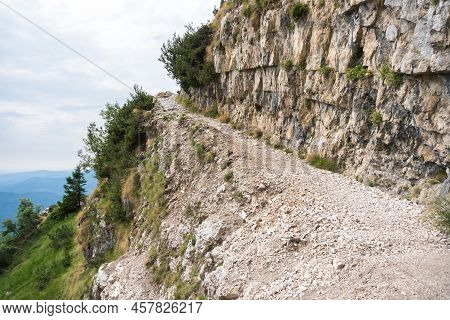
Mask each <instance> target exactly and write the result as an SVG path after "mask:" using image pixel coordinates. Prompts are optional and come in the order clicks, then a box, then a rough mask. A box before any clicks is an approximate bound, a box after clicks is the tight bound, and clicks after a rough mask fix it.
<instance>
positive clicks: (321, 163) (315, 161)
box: [306, 154, 339, 172]
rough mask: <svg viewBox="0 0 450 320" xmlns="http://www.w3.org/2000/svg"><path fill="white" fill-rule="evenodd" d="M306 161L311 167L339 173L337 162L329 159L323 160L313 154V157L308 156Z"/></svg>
mask: <svg viewBox="0 0 450 320" xmlns="http://www.w3.org/2000/svg"><path fill="white" fill-rule="evenodd" d="M306 161H307V162H308V163H309V164H310V165H311V166H313V167H315V168H318V169H322V170H327V171H331V172H339V165H338V164H337V162H336V161H335V160H333V159H330V158H324V157H321V156H320V155H317V154H314V155H308V157H307V158H306Z"/></svg>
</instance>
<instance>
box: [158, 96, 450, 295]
mask: <svg viewBox="0 0 450 320" xmlns="http://www.w3.org/2000/svg"><path fill="white" fill-rule="evenodd" d="M159 101H160V103H161V105H162V106H163V108H164V109H165V110H166V111H167V112H169V113H175V114H180V113H187V112H186V111H185V110H184V109H182V108H181V107H180V106H178V105H177V104H176V102H175V100H174V96H171V97H167V98H160V99H159ZM187 117H188V118H190V119H192V120H194V121H195V122H197V123H202V124H203V125H206V126H207V127H209V128H212V129H214V130H217V131H215V133H214V135H215V136H219V138H215V139H217V141H216V142H217V146H218V147H219V148H222V147H223V148H231V149H232V151H233V173H234V179H235V181H236V182H235V183H236V185H238V186H239V190H241V191H242V193H243V194H244V195H245V194H246V193H248V195H249V197H250V198H251V200H250V201H249V202H250V204H249V205H248V206H247V207H246V210H247V211H248V212H247V211H243V213H242V212H239V214H240V215H241V216H242V215H243V216H244V218H245V222H246V223H245V224H244V225H243V226H241V227H239V228H237V229H236V230H235V231H233V232H232V233H231V234H230V235H229V236H228V237H227V238H226V239H225V241H224V243H223V244H222V245H221V246H220V247H218V248H216V249H215V250H214V251H213V252H212V254H213V256H214V259H215V260H222V261H223V263H222V265H221V266H220V267H219V268H217V269H216V270H214V271H213V272H212V273H210V274H208V275H207V277H206V279H205V283H206V284H208V283H209V285H210V286H212V287H215V290H216V291H217V292H216V295H218V296H220V294H221V293H220V291H223V292H222V294H223V295H225V294H230V292H229V289H230V288H231V287H230V286H234V288H237V289H236V290H238V291H239V292H237V295H239V296H240V297H241V296H242V297H243V298H264V299H285V298H320V299H326V298H341V299H347V298H351V299H361V298H362V299H380V298H382V299H392V298H394V299H401V298H405V299H422V298H427V299H448V298H450V242H449V240H448V238H446V237H444V236H443V235H442V234H440V233H439V232H438V231H436V230H435V229H433V228H432V227H431V226H428V225H426V224H424V223H422V222H420V217H421V213H422V211H423V207H421V206H419V205H416V204H414V203H412V202H410V201H407V200H400V199H397V198H395V197H393V196H391V195H389V194H387V193H385V192H383V191H381V190H379V189H376V188H370V187H367V186H365V185H363V184H360V183H358V182H357V181H355V180H353V179H351V178H349V177H345V176H342V175H339V174H333V173H330V172H326V171H323V170H318V169H316V168H313V167H310V166H309V165H308V164H306V163H305V162H304V161H302V160H299V159H298V158H297V157H296V156H295V155H291V154H287V153H285V152H284V151H281V150H275V149H274V148H272V147H269V146H267V145H265V144H264V143H263V142H262V141H258V140H256V139H253V138H249V137H248V136H246V135H244V134H242V133H240V132H237V131H235V130H233V129H231V127H230V126H229V125H226V124H222V123H220V122H218V121H216V120H213V119H209V118H205V117H203V116H201V115H197V114H188V113H187ZM220 136H221V137H220ZM255 186H257V187H256V192H254V189H255ZM224 282H227V283H230V286H227V285H224ZM217 283H219V284H221V285H217ZM242 283H244V284H242ZM231 284H233V285H231ZM223 286H225V289H224V288H223ZM227 290H228V292H227Z"/></svg>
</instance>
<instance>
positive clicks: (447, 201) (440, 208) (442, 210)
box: [432, 195, 450, 234]
mask: <svg viewBox="0 0 450 320" xmlns="http://www.w3.org/2000/svg"><path fill="white" fill-rule="evenodd" d="M432 213H433V215H434V216H435V218H436V222H437V224H438V226H439V227H440V228H441V229H442V230H443V231H444V232H445V233H447V234H450V196H448V195H447V196H446V197H438V198H437V199H436V200H435V201H434V203H433V204H432Z"/></svg>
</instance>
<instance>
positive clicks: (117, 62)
mask: <svg viewBox="0 0 450 320" xmlns="http://www.w3.org/2000/svg"><path fill="white" fill-rule="evenodd" d="M4 2H5V3H7V4H8V5H10V6H11V7H13V8H14V9H16V10H17V11H19V12H20V13H22V14H23V15H25V16H26V17H28V18H29V19H31V20H32V21H34V22H35V23H37V24H38V25H40V26H41V27H43V28H44V29H46V30H48V31H49V32H51V33H52V34H54V35H55V36H57V37H58V38H60V39H61V40H63V41H64V42H66V43H67V44H69V45H70V46H72V47H74V48H75V49H76V50H78V51H80V52H81V53H82V54H84V55H86V56H87V57H89V58H90V59H92V60H93V61H95V62H96V63H98V64H99V65H100V66H102V67H103V68H105V69H106V70H108V71H109V72H111V73H113V74H114V75H115V76H117V77H118V78H119V79H121V80H122V81H124V82H125V83H127V84H128V85H130V86H133V85H134V84H139V85H141V86H143V87H144V89H145V90H147V91H148V92H150V93H156V92H158V91H162V90H175V89H176V85H175V82H174V81H173V80H172V79H169V78H168V77H167V76H166V71H165V70H164V69H163V66H162V64H161V63H160V62H159V61H157V59H158V57H159V55H160V47H161V45H162V43H163V42H164V41H166V40H167V39H168V38H170V37H171V36H172V34H173V33H174V32H177V33H181V32H183V30H184V26H185V25H187V24H188V23H190V22H193V23H194V24H195V25H199V24H200V23H203V22H206V21H207V20H209V19H211V17H212V13H211V12H212V9H213V8H214V5H218V3H219V2H220V0H191V1H181V0H165V1H138V0H126V1H125V0H122V1H111V0H96V1H92V0H38V1H28V0H6V1H4ZM0 20H1V21H2V23H1V24H0V39H2V40H1V41H0V61H1V64H0V170H1V171H11V170H29V169H66V168H70V167H72V166H74V165H75V164H76V162H77V161H78V159H77V157H76V152H77V150H78V149H79V148H80V147H81V145H82V138H83V137H84V134H85V128H86V126H87V125H88V124H89V122H91V121H96V120H98V113H99V112H100V110H101V109H102V108H103V106H104V105H105V103H107V102H115V101H118V102H119V103H121V102H123V101H125V100H126V98H127V97H128V95H129V89H127V88H126V87H124V86H123V85H121V84H120V83H118V82H117V81H115V80H114V79H112V78H110V77H108V76H107V75H105V74H104V73H102V72H101V71H99V70H98V69H97V68H95V67H94V66H92V65H90V64H89V63H87V62H86V61H84V60H83V59H81V58H80V57H78V56H77V55H75V54H74V53H73V52H71V51H69V50H68V49H67V48H65V47H63V46H62V45H60V44H58V43H57V42H56V41H55V40H54V39H51V38H50V37H49V36H47V35H46V34H44V33H43V32H41V31H39V30H38V29H36V28H35V27H34V26H32V25H31V24H30V23H28V22H26V21H25V20H23V19H22V18H20V17H18V16H17V15H15V14H14V13H12V12H11V11H9V10H8V9H7V8H5V7H4V6H3V5H1V4H0Z"/></svg>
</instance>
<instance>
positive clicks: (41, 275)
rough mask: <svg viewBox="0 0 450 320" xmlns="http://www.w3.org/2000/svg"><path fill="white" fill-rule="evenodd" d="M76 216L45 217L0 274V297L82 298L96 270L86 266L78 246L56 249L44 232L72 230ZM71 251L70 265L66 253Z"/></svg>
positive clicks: (24, 298) (39, 298)
mask: <svg viewBox="0 0 450 320" xmlns="http://www.w3.org/2000/svg"><path fill="white" fill-rule="evenodd" d="M76 222H77V219H76V216H75V215H72V216H71V217H69V218H67V219H66V220H64V221H58V222H54V221H49V220H47V221H46V222H44V224H43V225H42V227H41V229H40V232H38V233H37V234H36V235H35V236H33V237H32V238H31V239H30V240H29V241H28V242H27V244H26V245H24V246H23V247H22V250H23V251H22V250H20V251H19V253H18V254H17V255H16V256H15V257H14V261H13V264H12V265H11V269H10V271H9V272H7V273H3V274H2V275H1V276H0V299H1V300H10V299H11V300H34V299H37V300H59V299H69V300H73V299H81V298H82V297H83V295H84V294H85V293H86V292H87V290H88V288H89V286H90V284H91V281H92V277H93V276H94V274H95V273H96V269H94V268H89V267H88V268H87V269H85V260H84V257H83V254H82V250H81V247H80V246H79V245H78V244H76V245H74V246H72V248H70V249H68V250H67V251H66V250H58V251H55V249H54V248H52V246H51V240H50V238H49V237H48V236H47V234H51V233H55V232H56V230H57V229H58V228H61V227H63V226H67V227H68V228H72V229H75V228H76V224H77V223H76ZM68 254H70V257H71V258H70V260H71V263H70V266H67V261H65V260H66V259H67V255H68Z"/></svg>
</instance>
